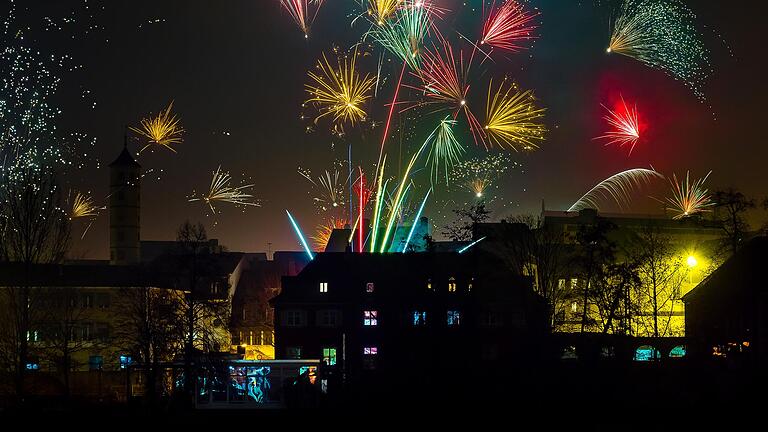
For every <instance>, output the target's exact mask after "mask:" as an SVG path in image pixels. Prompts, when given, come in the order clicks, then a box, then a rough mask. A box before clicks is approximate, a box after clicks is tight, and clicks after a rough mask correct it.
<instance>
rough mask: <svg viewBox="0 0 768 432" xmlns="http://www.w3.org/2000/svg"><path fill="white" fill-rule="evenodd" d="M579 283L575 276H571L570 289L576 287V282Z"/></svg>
mask: <svg viewBox="0 0 768 432" xmlns="http://www.w3.org/2000/svg"><path fill="white" fill-rule="evenodd" d="M578 283H579V280H578V279H577V278H571V289H572V290H573V289H576V284H578Z"/></svg>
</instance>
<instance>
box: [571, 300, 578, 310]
mask: <svg viewBox="0 0 768 432" xmlns="http://www.w3.org/2000/svg"><path fill="white" fill-rule="evenodd" d="M578 310H579V304H578V303H577V302H573V303H571V312H578Z"/></svg>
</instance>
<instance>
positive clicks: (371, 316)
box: [363, 310, 379, 326]
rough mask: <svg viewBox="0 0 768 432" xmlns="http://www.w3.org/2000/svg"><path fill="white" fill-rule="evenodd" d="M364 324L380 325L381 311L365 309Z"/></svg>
mask: <svg viewBox="0 0 768 432" xmlns="http://www.w3.org/2000/svg"><path fill="white" fill-rule="evenodd" d="M363 325H364V326H377V325H379V311H375V310H367V311H363Z"/></svg>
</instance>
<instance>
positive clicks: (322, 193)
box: [298, 162, 346, 211]
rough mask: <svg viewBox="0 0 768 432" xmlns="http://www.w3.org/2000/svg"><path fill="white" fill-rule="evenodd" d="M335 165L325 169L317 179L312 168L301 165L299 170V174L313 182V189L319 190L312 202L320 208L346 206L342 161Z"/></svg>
mask: <svg viewBox="0 0 768 432" xmlns="http://www.w3.org/2000/svg"><path fill="white" fill-rule="evenodd" d="M335 165H337V166H335V167H333V168H332V169H331V171H329V170H325V171H324V172H323V174H321V175H319V176H318V177H317V179H315V178H313V177H312V172H311V171H310V170H304V169H301V167H300V168H299V170H298V173H299V175H301V176H302V177H304V178H305V179H307V181H308V182H309V183H311V184H312V186H313V189H315V190H316V191H317V192H316V193H317V195H316V196H313V197H312V202H313V203H314V204H315V206H316V207H317V208H318V210H321V211H328V210H330V209H334V208H339V207H344V205H345V203H346V197H345V196H344V192H345V185H346V182H343V181H342V179H343V178H342V176H341V171H339V166H341V163H338V162H337V163H336V164H335Z"/></svg>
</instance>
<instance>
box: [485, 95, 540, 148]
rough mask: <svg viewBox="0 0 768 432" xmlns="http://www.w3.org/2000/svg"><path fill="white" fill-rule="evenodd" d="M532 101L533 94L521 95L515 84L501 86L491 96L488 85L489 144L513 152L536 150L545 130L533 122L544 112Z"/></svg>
mask: <svg viewBox="0 0 768 432" xmlns="http://www.w3.org/2000/svg"><path fill="white" fill-rule="evenodd" d="M491 95H493V96H491ZM535 100H536V98H535V97H534V96H533V92H531V91H530V90H526V91H522V92H521V91H520V90H519V89H518V87H517V85H516V84H514V83H513V84H511V85H509V86H505V84H504V82H502V83H501V85H499V88H498V89H497V90H496V91H495V92H494V90H493V82H491V83H490V84H489V86H488V105H487V107H486V118H487V123H486V125H485V133H486V135H487V136H488V138H489V140H490V142H491V143H492V144H495V145H497V146H499V147H501V148H508V149H512V150H515V151H520V150H533V149H536V148H538V144H537V142H538V141H542V140H544V136H545V134H546V132H547V128H546V127H545V126H544V125H543V124H541V123H538V122H537V121H536V120H537V119H539V118H542V117H544V112H545V111H546V109H545V108H537V107H536V106H535V105H534V102H535Z"/></svg>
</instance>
